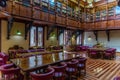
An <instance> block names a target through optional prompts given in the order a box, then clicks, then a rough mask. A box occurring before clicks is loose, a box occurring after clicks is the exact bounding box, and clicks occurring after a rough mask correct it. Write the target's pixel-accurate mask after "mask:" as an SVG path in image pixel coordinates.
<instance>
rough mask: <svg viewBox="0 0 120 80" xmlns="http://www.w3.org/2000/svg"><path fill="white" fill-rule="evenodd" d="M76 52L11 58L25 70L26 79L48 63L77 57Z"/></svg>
mask: <svg viewBox="0 0 120 80" xmlns="http://www.w3.org/2000/svg"><path fill="white" fill-rule="evenodd" d="M76 57H77V56H76V54H72V53H69V54H68V53H63V52H60V53H46V54H39V55H36V56H31V57H27V58H17V59H11V61H12V62H13V63H14V64H15V65H16V66H18V67H20V69H21V70H22V71H23V73H24V76H25V80H28V79H29V73H30V72H31V71H35V70H37V69H40V68H43V67H47V66H48V65H51V64H55V63H58V62H61V61H66V60H70V59H73V58H76Z"/></svg>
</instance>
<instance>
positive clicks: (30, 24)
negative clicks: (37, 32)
mask: <svg viewBox="0 0 120 80" xmlns="http://www.w3.org/2000/svg"><path fill="white" fill-rule="evenodd" d="M32 25H33V22H32V21H31V22H29V23H25V37H24V39H25V40H26V39H27V34H28V32H29V31H30V29H31V27H32Z"/></svg>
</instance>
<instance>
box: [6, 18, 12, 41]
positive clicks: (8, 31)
mask: <svg viewBox="0 0 120 80" xmlns="http://www.w3.org/2000/svg"><path fill="white" fill-rule="evenodd" d="M13 21H14V19H13V17H11V18H9V19H8V25H7V39H10V32H11V29H12V27H13Z"/></svg>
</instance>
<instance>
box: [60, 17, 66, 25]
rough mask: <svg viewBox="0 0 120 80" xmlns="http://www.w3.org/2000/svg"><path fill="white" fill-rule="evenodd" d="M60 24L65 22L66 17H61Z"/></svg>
mask: <svg viewBox="0 0 120 80" xmlns="http://www.w3.org/2000/svg"><path fill="white" fill-rule="evenodd" d="M61 24H63V25H65V24H66V18H65V17H61Z"/></svg>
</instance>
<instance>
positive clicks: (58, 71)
mask: <svg viewBox="0 0 120 80" xmlns="http://www.w3.org/2000/svg"><path fill="white" fill-rule="evenodd" d="M52 67H53V68H54V69H55V72H54V80H65V77H66V76H65V70H66V67H67V64H66V63H63V62H62V63H59V65H57V66H52Z"/></svg>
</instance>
